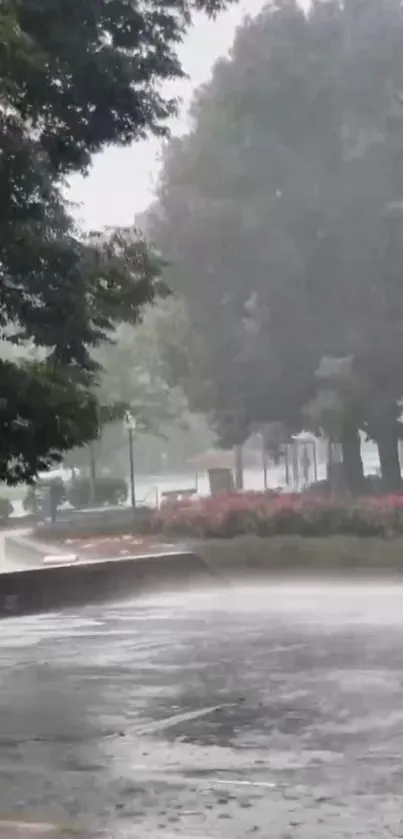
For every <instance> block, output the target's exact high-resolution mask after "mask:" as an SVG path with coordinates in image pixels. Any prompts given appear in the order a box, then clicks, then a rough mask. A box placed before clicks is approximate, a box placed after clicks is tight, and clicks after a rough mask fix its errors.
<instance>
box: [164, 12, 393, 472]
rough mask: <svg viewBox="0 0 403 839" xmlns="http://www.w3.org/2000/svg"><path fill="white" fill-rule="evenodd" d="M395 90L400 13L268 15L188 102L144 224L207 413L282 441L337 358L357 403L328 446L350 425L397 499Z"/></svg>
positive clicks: (247, 27)
mask: <svg viewBox="0 0 403 839" xmlns="http://www.w3.org/2000/svg"><path fill="white" fill-rule="evenodd" d="M402 78H403V12H402V8H401V3H400V2H399V0H365V2H362V0H349V2H348V3H347V2H344V3H342V2H339V0H329V2H326V3H323V2H314V3H312V4H311V5H310V6H309V8H307V9H306V10H305V11H304V9H303V8H302V7H301V6H300V5H299V4H298V3H296V2H294V1H293V0H284V2H278V3H277V4H273V5H270V6H268V7H267V8H266V9H265V10H264V11H263V12H262V13H261V14H260V15H259V16H258V17H257V19H256V20H253V21H252V20H248V21H246V22H245V24H244V25H243V26H242V27H241V28H240V30H239V31H238V33H237V36H236V39H235V42H234V46H233V49H232V52H231V55H230V57H229V59H228V60H223V61H221V62H219V63H218V65H217V66H216V68H215V71H214V74H213V78H212V80H211V82H210V83H209V84H208V85H207V86H205V87H204V88H203V89H202V90H201V91H200V92H199V95H198V96H197V98H196V100H195V103H194V107H193V126H192V129H191V131H190V133H189V134H188V135H186V136H185V137H183V138H180V139H177V140H175V142H173V143H171V144H170V146H169V147H168V149H167V153H166V157H165V162H164V168H163V173H162V178H161V182H160V188H159V193H158V201H157V204H156V206H155V207H154V208H153V210H152V212H151V214H150V224H151V227H152V230H153V231H154V235H155V238H156V240H157V242H158V244H159V245H161V246H162V247H163V248H164V249H165V252H166V253H167V254H168V256H169V258H170V259H171V261H172V269H171V271H170V275H169V280H170V282H171V283H172V285H173V287H174V288H177V289H178V291H179V292H180V293H182V294H184V295H185V297H186V300H187V303H188V308H189V311H190V313H191V317H192V321H193V323H194V327H195V329H196V330H198V332H199V333H200V334H201V335H202V336H203V337H204V347H205V353H204V359H203V364H201V366H200V379H201V385H200V389H199V394H200V396H201V398H202V399H203V400H204V401H205V405H206V407H210V408H211V409H213V410H214V411H215V412H216V415H217V417H218V418H220V417H222V416H225V412H226V409H227V414H229V415H232V416H237V417H238V418H239V419H240V424H241V428H240V429H239V433H240V434H241V433H242V427H243V433H246V432H247V430H248V427H249V426H250V423H251V422H253V421H269V422H271V421H275V420H282V421H283V422H285V423H286V425H288V426H290V425H291V426H295V425H296V424H297V425H298V424H299V423H301V422H302V417H303V416H304V403H306V402H310V401H311V400H312V399H313V398H314V396H315V393H316V392H317V390H318V389H320V388H321V386H322V385H321V383H320V382H318V378H317V376H316V370H317V369H318V367H319V365H320V361H321V358H323V357H325V356H329V357H335V358H341V357H351V359H352V368H353V375H354V376H357V377H358V379H359V382H360V398H361V404H360V406H359V410H357V411H354V412H353V413H351V412H350V411H348V423H345V424H344V425H343V428H345V430H346V439H345V440H344V441H343V442H344V443H345V444H346V449H347V450H348V449H350V452H352V447H354V446H355V449H356V447H357V446H358V445H359V443H358V440H359V438H358V435H357V434H356V433H352V432H354V429H352V427H351V425H352V423H353V421H355V422H356V423H357V424H358V423H363V424H364V425H365V428H366V430H367V431H368V433H369V434H371V436H373V437H374V439H375V440H376V441H377V443H378V446H379V451H380V457H381V464H382V471H383V475H384V478H385V486H386V487H387V488H388V489H394V488H398V487H399V486H400V471H399V466H398V458H397V440H398V436H399V422H398V419H399V401H400V398H401V396H402V383H403V376H402V374H403V368H402V362H401V359H402V357H403V355H402V351H403V294H402V282H401V270H402V269H401V266H402V264H403V247H402V226H401V222H402V214H401V195H402V188H403V180H402V175H403V171H402V159H403V157H402V151H403V108H402V101H401V81H402ZM213 315H214V317H213ZM189 387H191V388H192V390H194V375H193V382H192V383H191V384H189ZM346 408H347V409H348V406H346ZM346 416H347V414H346ZM354 418H355V420H354ZM347 432H348V433H347ZM356 455H357V451H356V450H355V455H354V459H355V462H356V464H357V468H359V458H357V457H356ZM356 477H357V482H358V483H359V481H360V476H359V475H357V476H356Z"/></svg>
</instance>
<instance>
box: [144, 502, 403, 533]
mask: <svg viewBox="0 0 403 839" xmlns="http://www.w3.org/2000/svg"><path fill="white" fill-rule="evenodd" d="M153 530H154V531H155V532H159V533H163V534H164V535H166V536H170V537H176V538H200V539H209V538H210V539H211V538H221V539H229V538H232V537H234V536H239V535H245V534H248V533H251V534H255V535H256V536H278V535H285V534H287V535H299V536H332V535H336V534H351V535H356V536H381V537H385V536H389V535H390V536H392V535H394V534H400V533H402V534H403V497H402V496H382V497H380V496H379V497H374V496H371V497H368V498H362V499H354V500H351V499H331V498H323V497H313V496H309V495H293V494H289V495H278V496H273V494H270V493H259V492H244V493H233V494H229V495H220V496H215V497H213V498H203V499H199V500H197V501H190V502H189V503H187V504H184V503H183V502H181V503H180V504H169V505H167V506H166V507H163V508H162V509H161V510H159V511H158V512H156V513H155V516H154V520H153Z"/></svg>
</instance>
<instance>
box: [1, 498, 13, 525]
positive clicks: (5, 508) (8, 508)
mask: <svg viewBox="0 0 403 839" xmlns="http://www.w3.org/2000/svg"><path fill="white" fill-rule="evenodd" d="M12 512H13V505H12V503H11V501H10V499H9V498H0V522H4V521H7V520H8V519H9V518H10V516H11V513H12Z"/></svg>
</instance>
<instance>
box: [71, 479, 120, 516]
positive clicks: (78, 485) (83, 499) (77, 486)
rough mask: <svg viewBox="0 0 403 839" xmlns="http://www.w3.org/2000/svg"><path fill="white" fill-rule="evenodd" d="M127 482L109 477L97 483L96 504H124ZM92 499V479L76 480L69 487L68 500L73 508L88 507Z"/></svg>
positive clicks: (98, 480)
mask: <svg viewBox="0 0 403 839" xmlns="http://www.w3.org/2000/svg"><path fill="white" fill-rule="evenodd" d="M127 492H128V488H127V482H126V480H125V479H124V478H120V477H115V476H107V477H103V478H98V479H97V480H96V482H95V504H96V505H97V506H98V505H99V506H103V505H105V504H111V505H113V504H123V503H124V502H125V501H126V499H127ZM91 499H92V482H91V480H90V478H82V477H80V478H74V479H73V480H72V481H71V483H70V484H69V485H68V487H67V500H68V501H69V502H70V504H71V505H72V507H76V508H77V507H78V508H80V507H88V506H89V505H90V503H91Z"/></svg>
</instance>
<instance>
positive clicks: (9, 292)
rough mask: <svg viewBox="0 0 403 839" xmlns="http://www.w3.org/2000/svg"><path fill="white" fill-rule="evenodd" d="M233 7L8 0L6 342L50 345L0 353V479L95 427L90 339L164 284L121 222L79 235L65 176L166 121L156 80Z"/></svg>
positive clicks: (0, 78)
mask: <svg viewBox="0 0 403 839" xmlns="http://www.w3.org/2000/svg"><path fill="white" fill-rule="evenodd" d="M226 5H228V3H226V2H225V0H222V1H221V0H185V2H183V0H172V2H170V3H169V4H168V6H167V4H166V3H163V2H160V3H156V2H154V0H145V2H144V3H142V4H141V8H140V9H139V5H138V3H136V2H134V0H131V2H126V0H113V2H108V0H95V2H90V0H84V2H82V3H78V4H77V3H75V4H71V3H68V2H66V0H57V2H54V0H4V2H3V3H2V4H1V11H0V98H1V102H2V109H1V114H0V149H1V152H0V156H1V160H0V163H1V165H0V250H1V255H2V258H1V270H0V340H1V342H12V343H13V345H14V344H18V345H20V346H21V344H23V345H24V346H25V345H26V346H27V348H28V351H29V349H30V346H31V345H34V347H35V348H39V350H40V351H41V358H40V360H38V361H37V362H35V364H33V365H32V366H30V365H29V364H27V363H23V364H17V363H13V362H12V361H11V360H8V361H7V363H6V365H5V366H4V363H3V362H1V364H2V367H3V368H4V373H5V376H4V382H3V377H2V391H1V392H0V396H1V400H2V407H1V411H0V430H1V434H2V455H1V458H0V478H1V479H4V480H5V481H7V482H8V483H13V482H16V481H22V480H28V481H30V480H32V479H34V477H35V475H36V474H37V472H38V470H40V469H42V468H47V467H49V466H50V465H51V463H52V462H54V461H55V460H56V461H57V460H59V459H60V457H61V453H62V452H63V451H66V450H68V449H70V448H71V447H72V446H75V445H77V444H83V443H85V442H86V440H89V439H91V438H93V437H94V436H95V434H96V433H97V429H98V415H97V412H96V410H95V409H96V404H95V400H94V397H93V384H94V374H93V375H92V378H91V377H90V376H89V375H87V376H86V377H82V376H81V373H82V371H90V370H91V368H92V361H91V349H92V348H93V346H94V345H96V344H98V343H99V342H100V341H101V340H106V339H107V338H108V335H109V332H110V331H111V330H112V329H114V328H115V326H116V324H117V323H118V322H120V321H121V320H124V321H129V322H131V323H135V322H137V321H138V318H139V312H140V309H141V307H142V305H144V304H145V303H147V302H150V301H152V300H153V299H154V296H155V293H156V291H157V283H156V277H157V275H158V270H159V266H158V264H157V262H156V260H155V258H154V255H153V254H152V253H150V251H149V250H148V249H147V248H146V246H145V245H144V243H142V242H140V241H138V240H133V237H128V236H127V235H126V233H124V235H122V233H121V232H119V233H117V234H113V236H112V237H111V236H108V237H106V239H105V237H103V238H101V241H100V240H99V237H98V239H94V237H91V239H90V240H89V241H84V240H83V238H82V237H80V235H79V234H78V231H77V230H76V229H75V227H74V225H73V223H72V220H71V218H70V216H69V211H68V207H67V206H66V204H65V201H64V200H63V197H62V187H63V185H64V178H65V176H67V175H70V174H72V173H73V172H85V171H87V170H88V167H89V164H90V162H91V157H92V155H93V154H94V153H95V152H99V151H101V150H102V149H103V148H105V147H106V146H107V145H110V144H113V143H115V144H128V143H130V142H132V141H133V140H135V139H138V138H141V137H144V136H146V134H147V133H148V132H153V133H157V134H159V133H163V132H164V131H165V130H166V129H165V121H166V118H167V117H168V116H169V115H170V114H171V113H173V111H174V110H175V104H176V103H175V102H174V101H172V100H165V99H164V97H163V96H162V94H161V92H160V84H161V82H162V81H163V80H165V79H173V78H176V77H179V76H181V75H182V68H181V66H180V63H179V61H178V58H177V55H176V48H177V46H178V44H179V43H180V40H181V38H182V36H183V35H184V32H185V30H186V27H187V26H188V25H189V24H190V22H191V13H192V12H193V11H196V10H204V11H206V12H207V13H209V14H214V13H215V12H218V11H220V10H221V9H223V8H225V7H226ZM62 381H63V382H64V383H65V385H66V394H67V398H65V396H64V395H63V387H61V382H62ZM10 393H12V394H13V395H12V398H11V400H10V407H8V406H7V405H5V404H3V403H5V402H6V399H7V398H8V395H9V394H10ZM29 399H30V400H31V401H29ZM41 412H42V414H43V421H42V431H41V432H39V414H40V413H41ZM46 435H48V436H46Z"/></svg>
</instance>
